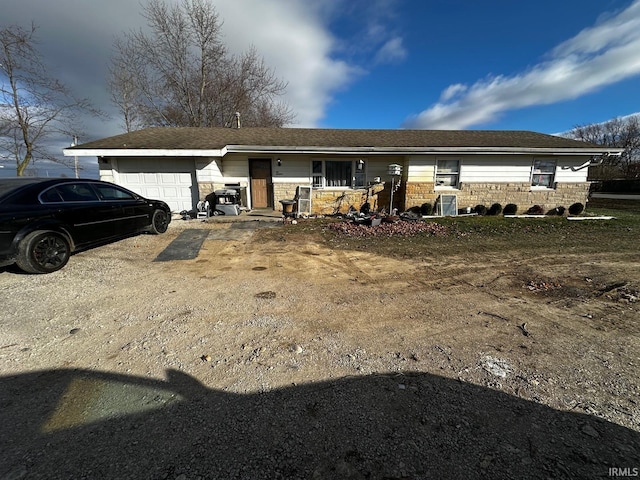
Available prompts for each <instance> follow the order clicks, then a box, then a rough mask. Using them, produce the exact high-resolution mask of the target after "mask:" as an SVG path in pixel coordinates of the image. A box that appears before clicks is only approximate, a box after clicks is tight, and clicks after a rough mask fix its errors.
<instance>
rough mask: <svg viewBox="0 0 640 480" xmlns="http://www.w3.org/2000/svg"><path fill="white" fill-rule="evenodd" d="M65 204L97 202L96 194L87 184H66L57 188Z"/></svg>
mask: <svg viewBox="0 0 640 480" xmlns="http://www.w3.org/2000/svg"><path fill="white" fill-rule="evenodd" d="M55 189H56V191H57V192H58V193H59V194H60V196H61V197H62V200H63V201H64V202H97V201H98V197H97V195H96V193H95V192H94V191H93V190H92V189H91V187H90V186H89V185H87V184H83V183H66V184H64V185H58V186H57V187H55Z"/></svg>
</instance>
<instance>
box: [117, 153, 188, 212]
mask: <svg viewBox="0 0 640 480" xmlns="http://www.w3.org/2000/svg"><path fill="white" fill-rule="evenodd" d="M188 162H189V160H187V159H176V160H164V159H163V160H119V161H118V180H117V183H119V184H120V185H122V186H123V187H126V188H128V189H129V190H133V191H134V192H136V193H138V194H140V195H142V196H143V197H147V198H152V199H157V200H163V201H165V202H167V203H168V204H169V206H170V207H171V210H172V211H174V212H181V211H182V210H191V209H193V208H194V205H193V194H192V191H193V189H192V186H193V180H192V179H193V175H192V172H191V171H189V168H188V166H187V167H186V168H185V165H184V163H188Z"/></svg>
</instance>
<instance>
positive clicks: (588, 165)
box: [561, 152, 622, 172]
mask: <svg viewBox="0 0 640 480" xmlns="http://www.w3.org/2000/svg"><path fill="white" fill-rule="evenodd" d="M620 155H622V152H617V153H609V152H607V153H604V154H602V155H601V156H600V160H598V161H597V162H594V161H593V160H587V161H586V162H585V163H583V164H582V165H580V166H579V167H561V169H562V170H571V171H572V172H577V171H579V170H582V169H583V168H587V167H597V166H598V165H602V164H603V163H604V160H605V158H608V157H619V156H620Z"/></svg>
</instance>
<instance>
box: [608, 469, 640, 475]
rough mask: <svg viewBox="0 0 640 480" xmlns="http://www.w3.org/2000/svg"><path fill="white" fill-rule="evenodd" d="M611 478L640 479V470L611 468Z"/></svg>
mask: <svg viewBox="0 0 640 480" xmlns="http://www.w3.org/2000/svg"><path fill="white" fill-rule="evenodd" d="M609 476H610V477H638V476H640V468H637V467H633V468H632V467H625V468H622V467H609Z"/></svg>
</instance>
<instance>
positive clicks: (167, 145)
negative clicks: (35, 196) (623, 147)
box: [69, 127, 598, 150]
mask: <svg viewBox="0 0 640 480" xmlns="http://www.w3.org/2000/svg"><path fill="white" fill-rule="evenodd" d="M229 145H238V146H256V147H295V148H303V147H311V148H322V147H325V148H346V149H348V148H363V147H372V148H394V147H397V148H411V147H417V148H420V147H422V148H425V147H426V148H429V147H436V148H437V147H444V148H447V147H451V148H456V147H460V148H472V147H479V148H491V147H495V148H534V149H535V148H557V149H565V148H566V149H586V150H589V149H591V150H592V149H593V148H594V147H595V148H598V146H596V145H592V144H588V143H584V142H580V141H577V140H571V139H568V138H562V137H556V136H553V135H546V134H543V133H536V132H529V131H510V130H355V129H353V130H351V129H311V128H251V127H247V128H240V129H235V128H187V127H154V128H147V129H144V130H139V131H136V132H131V133H125V134H122V135H116V136H113V137H108V138H104V139H101V140H96V141H93V142H88V143H85V144H82V145H78V147H75V148H77V149H82V150H86V149H162V150H214V149H220V148H223V147H225V146H229ZM69 150H73V148H71V149H69Z"/></svg>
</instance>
